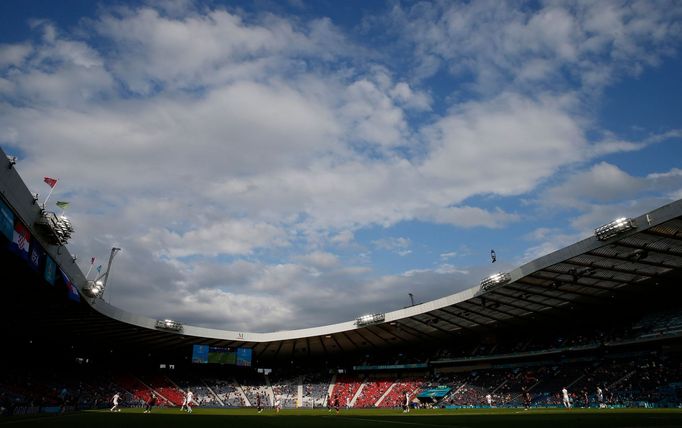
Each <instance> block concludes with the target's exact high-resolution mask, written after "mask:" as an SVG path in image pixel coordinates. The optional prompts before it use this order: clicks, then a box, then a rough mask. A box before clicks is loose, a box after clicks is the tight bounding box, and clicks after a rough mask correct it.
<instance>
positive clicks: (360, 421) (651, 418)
mask: <svg viewBox="0 0 682 428" xmlns="http://www.w3.org/2000/svg"><path fill="white" fill-rule="evenodd" d="M0 426H7V427H12V428H14V427H17V428H20V427H45V428H48V427H49V428H52V427H55V428H62V427H63V428H80V427H83V428H91V427H97V428H100V427H102V428H108V427H111V428H138V427H139V428H170V427H187V428H209V427H221V428H224V427H231V428H240V427H268V428H270V427H272V428H308V427H324V428H389V427H390V428H399V427H402V428H426V427H454V428H501V427H517V426H518V427H523V428H535V427H550V428H562V427H578V428H606V427H619V428H635V427H682V409H568V410H565V409H531V410H527V411H525V410H523V409H456V410H455V409H434V410H413V411H411V412H410V413H409V414H404V413H402V412H401V411H400V410H379V409H376V410H375V409H368V410H360V409H358V410H356V409H353V410H342V411H341V412H340V413H339V414H338V415H337V414H335V412H334V411H332V412H331V413H330V412H327V410H282V411H281V412H280V413H279V414H276V413H275V411H274V410H265V411H263V413H261V414H258V413H256V411H255V410H252V409H227V410H226V409H202V408H197V409H195V410H194V413H192V414H187V413H186V412H181V411H180V410H179V409H177V408H176V409H155V410H154V412H153V413H151V414H143V413H142V410H141V409H125V408H124V409H123V410H122V411H121V412H120V413H111V412H109V411H108V410H103V411H84V412H76V413H70V414H66V415H61V416H39V417H12V418H2V419H0Z"/></svg>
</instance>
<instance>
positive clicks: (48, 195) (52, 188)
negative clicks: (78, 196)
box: [43, 183, 57, 208]
mask: <svg viewBox="0 0 682 428" xmlns="http://www.w3.org/2000/svg"><path fill="white" fill-rule="evenodd" d="M55 187H57V183H54V187H50V192H49V193H48V194H47V196H45V202H43V208H45V204H46V203H47V200H48V199H50V195H51V194H52V191H53V190H54V188H55Z"/></svg>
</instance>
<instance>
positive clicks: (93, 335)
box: [0, 154, 682, 426]
mask: <svg viewBox="0 0 682 428" xmlns="http://www.w3.org/2000/svg"><path fill="white" fill-rule="evenodd" d="M2 159H3V162H4V163H3V165H2V167H1V168H0V170H1V171H2V178H1V179H0V193H1V195H2V205H0V208H1V209H2V214H3V216H2V220H3V225H2V226H3V229H2V230H3V234H2V240H3V242H2V248H3V250H2V251H3V256H2V259H1V260H2V269H3V272H4V275H5V278H6V281H5V291H4V293H5V294H4V298H3V299H2V304H3V307H2V311H1V313H2V326H3V327H2V332H3V337H4V339H5V344H6V345H5V346H6V348H5V349H6V351H5V352H4V353H3V357H2V358H3V367H5V368H6V369H9V370H6V371H4V374H3V377H2V379H0V388H1V392H2V407H3V413H4V414H5V415H6V416H7V417H8V419H6V420H7V421H10V422H12V423H13V424H14V425H16V426H24V425H27V426H28V425H30V424H32V423H37V424H40V423H43V424H44V423H45V422H46V421H49V423H50V426H62V425H63V426H67V425H68V426H72V424H74V423H82V424H98V425H101V426H108V425H112V426H113V424H117V425H118V424H120V423H131V424H133V425H135V424H143V425H140V426H147V425H148V423H149V422H148V421H149V419H146V420H145V419H144V417H142V418H141V415H142V414H143V411H142V408H143V406H144V405H145V403H146V402H148V400H149V399H150V397H151V396H155V397H157V399H158V403H157V405H158V407H159V408H157V409H154V411H155V412H156V413H160V417H162V418H164V419H163V422H160V421H161V419H158V420H157V421H156V422H155V423H172V424H173V425H177V424H183V423H184V424H187V423H189V422H188V421H187V420H186V419H185V420H182V419H181V418H180V415H179V413H181V412H179V411H178V409H179V408H180V406H181V405H182V404H183V400H184V398H185V396H186V393H187V392H188V391H190V390H191V391H193V394H195V395H194V396H195V397H196V398H195V399H194V400H193V403H192V404H193V405H194V406H195V407H196V409H195V411H194V413H196V414H200V415H204V416H205V418H204V419H202V422H203V423H205V424H207V426H212V425H215V424H222V423H224V421H223V418H230V420H231V422H230V423H233V424H236V426H243V425H247V424H251V423H258V424H260V423H262V422H261V421H254V420H252V418H254V417H258V416H262V417H267V416H281V419H277V420H276V421H277V422H273V420H272V419H268V422H267V424H268V425H269V426H270V425H272V426H292V425H296V426H315V425H324V426H337V425H338V426H347V425H349V424H353V426H374V425H380V426H384V424H385V426H388V425H390V424H394V423H405V424H409V425H415V426H434V425H443V426H452V425H456V426H503V425H508V424H510V423H511V424H521V423H522V424H524V425H527V426H545V425H546V424H550V423H551V424H559V425H561V424H566V426H574V424H576V423H581V424H584V425H586V426H597V424H599V425H603V424H604V423H606V424H613V426H645V425H657V426H658V425H667V426H673V425H675V426H676V425H679V423H680V422H682V413H680V412H678V411H677V410H676V409H677V408H679V407H680V405H681V404H682V365H681V363H682V359H681V358H682V340H681V339H682V306H681V305H680V302H681V301H682V299H681V297H682V291H680V288H679V281H680V279H681V277H682V201H676V202H673V203H671V204H669V205H665V206H662V207H660V208H658V209H655V210H653V211H651V212H648V213H643V214H642V215H640V216H638V217H636V218H621V219H617V220H615V221H614V222H612V223H609V224H606V225H603V226H599V227H597V228H596V229H595V234H594V236H592V237H590V238H587V239H585V240H582V241H580V242H576V243H575V244H573V245H570V246H568V247H565V248H563V249H561V250H559V251H556V252H553V253H551V254H548V255H546V256H543V257H541V258H539V259H536V260H533V261H531V262H529V263H527V264H525V265H523V266H520V267H518V268H516V269H514V270H512V271H511V272H500V273H497V274H495V275H492V276H490V277H487V278H484V279H483V280H482V281H481V283H480V284H478V285H476V286H474V287H471V288H469V289H467V290H465V291H462V292H459V293H456V294H453V295H450V296H447V297H444V298H441V299H437V300H433V301H429V302H425V303H421V304H417V305H414V306H410V307H407V308H404V309H400V310H396V311H392V312H387V313H374V314H368V315H366V316H362V317H359V318H357V319H355V320H350V321H348V322H344V323H338V324H333V325H324V326H319V327H314V328H307V329H301V330H290V331H280V332H272V333H251V332H237V331H225V330H217V329H208V328H203V327H195V326H191V325H184V324H182V323H181V322H179V321H175V320H165V319H163V320H156V319H151V318H147V317H144V316H142V315H136V314H131V313H129V312H126V311H124V310H121V309H119V308H116V307H115V306H112V305H110V304H108V303H106V302H105V301H104V300H103V299H101V295H100V291H101V289H100V288H98V287H104V285H105V284H102V283H101V282H99V281H92V280H91V281H88V280H86V278H85V276H84V274H83V273H82V272H81V271H80V269H79V268H78V266H77V264H76V263H75V259H74V257H73V256H72V255H71V254H70V253H69V251H68V248H67V246H66V245H64V243H65V241H66V240H67V239H68V236H69V231H72V230H73V227H72V226H71V225H70V224H63V223H59V218H58V217H59V216H57V215H56V214H54V213H52V212H48V211H46V210H45V209H44V208H42V207H41V206H40V204H38V203H36V200H35V198H34V196H33V195H32V194H31V193H30V192H29V191H28V189H27V187H26V186H25V184H24V182H23V181H22V178H21V177H20V176H19V174H18V173H17V172H16V170H15V169H14V168H13V164H12V161H11V159H8V158H7V157H6V156H4V154H3V156H2ZM50 219H52V220H53V221H52V222H50V221H48V220H50ZM115 254H116V249H112V258H113V256H114V255H115ZM111 262H112V259H110V263H109V268H110V267H111ZM107 273H108V270H107V271H105V273H104V274H103V275H102V276H101V278H103V279H104V281H105V282H106V276H107V275H106V274H107ZM7 279H11V280H9V281H8V280H7ZM562 390H565V391H566V397H564V396H563V391H562ZM115 393H116V394H120V396H121V411H123V413H126V414H128V415H129V417H131V419H128V420H125V421H124V422H121V420H120V419H118V418H115V419H116V420H113V419H112V418H113V415H111V414H110V413H111V412H110V411H109V410H110V407H111V397H112V396H113V395H114V394H115ZM257 407H262V408H263V409H264V411H265V414H262V413H260V412H258V411H257V410H256V408H257ZM275 407H281V409H282V411H281V413H280V411H279V409H277V410H273V409H274V408H275ZM337 409H338V410H337ZM408 411H409V412H408ZM519 413H521V415H519ZM54 415H66V416H62V419H60V416H54ZM68 415H72V416H68ZM73 415H79V416H78V418H79V419H77V418H74V417H73ZM337 415H338V416H339V417H338V418H336V419H334V417H336V416H337ZM557 415H561V416H560V417H559V418H558V417H557ZM116 416H118V415H116ZM182 416H185V415H182ZM168 418H171V419H168ZM405 418H411V419H405ZM171 421H172V422H171ZM0 423H3V422H0ZM194 423H196V422H192V424H194ZM273 424H274V425H273ZM14 425H13V426H14ZM178 426H180V425H178ZM188 426H189V425H188ZM191 426H197V425H191Z"/></svg>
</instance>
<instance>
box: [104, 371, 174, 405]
mask: <svg viewBox="0 0 682 428" xmlns="http://www.w3.org/2000/svg"><path fill="white" fill-rule="evenodd" d="M115 382H116V384H118V385H119V386H121V388H123V389H125V390H126V391H128V392H129V393H131V394H132V395H133V397H135V399H136V400H139V401H142V402H146V401H147V400H149V397H151V394H152V391H151V390H150V389H149V388H147V387H146V386H145V385H144V384H143V383H142V382H141V381H140V380H139V379H137V378H136V377H135V376H133V375H130V374H125V375H121V376H118V377H117V378H116V379H115ZM162 404H166V403H165V400H163V398H162V397H159V405H162Z"/></svg>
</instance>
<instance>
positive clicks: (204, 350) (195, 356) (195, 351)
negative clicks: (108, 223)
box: [192, 345, 208, 364]
mask: <svg viewBox="0 0 682 428" xmlns="http://www.w3.org/2000/svg"><path fill="white" fill-rule="evenodd" d="M192 362H193V363H197V364H206V363H208V345H194V346H193V347H192Z"/></svg>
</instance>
